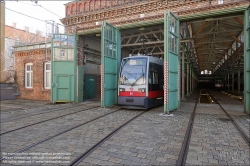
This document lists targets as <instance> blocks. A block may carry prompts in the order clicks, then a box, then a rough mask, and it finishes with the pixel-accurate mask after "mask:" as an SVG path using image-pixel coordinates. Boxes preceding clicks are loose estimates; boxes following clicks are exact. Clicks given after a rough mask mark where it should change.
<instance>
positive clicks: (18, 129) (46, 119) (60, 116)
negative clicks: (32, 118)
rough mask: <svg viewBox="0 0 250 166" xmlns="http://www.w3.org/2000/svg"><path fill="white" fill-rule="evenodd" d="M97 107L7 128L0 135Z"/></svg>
mask: <svg viewBox="0 0 250 166" xmlns="http://www.w3.org/2000/svg"><path fill="white" fill-rule="evenodd" d="M97 107H99V106H96V107H91V108H87V109H84V110H80V111H75V112H71V113H68V114H64V115H61V116H57V117H54V118H50V119H46V120H43V121H40V122H36V123H32V124H30V125H27V126H23V127H19V128H16V129H13V130H9V131H6V132H3V133H0V136H2V135H4V134H7V133H11V132H14V131H17V130H20V129H24V128H27V127H30V126H34V125H37V124H40V123H44V122H47V121H50V120H54V119H58V118H61V117H64V116H67V115H71V114H75V113H78V112H83V111H87V110H90V109H92V108H97Z"/></svg>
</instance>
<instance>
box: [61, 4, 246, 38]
mask: <svg viewBox="0 0 250 166" xmlns="http://www.w3.org/2000/svg"><path fill="white" fill-rule="evenodd" d="M82 2H83V1H82ZM248 5H249V0H224V1H223V4H218V0H185V1H184V0H151V1H140V2H138V3H137V4H135V3H131V4H128V5H127V4H123V5H120V6H117V7H112V8H108V9H105V10H104V9H100V10H94V11H88V12H83V13H78V14H75V13H73V14H71V15H70V17H69V16H68V17H66V18H63V19H61V21H62V23H63V24H64V25H65V26H66V32H67V33H76V32H79V31H85V30H92V31H93V30H96V29H99V28H100V27H101V21H103V20H105V21H107V22H109V23H111V24H112V25H115V26H122V25H128V24H132V23H138V22H148V21H152V20H157V19H163V13H164V11H165V10H171V11H172V12H173V13H174V14H175V15H177V16H191V15H193V14H202V13H204V12H211V11H216V10H227V9H232V8H236V7H247V6H248ZM141 14H144V16H143V17H141Z"/></svg>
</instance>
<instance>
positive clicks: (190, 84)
mask: <svg viewBox="0 0 250 166" xmlns="http://www.w3.org/2000/svg"><path fill="white" fill-rule="evenodd" d="M189 75H190V82H189V87H190V89H189V90H190V91H189V92H190V94H192V63H191V62H190V72H189Z"/></svg>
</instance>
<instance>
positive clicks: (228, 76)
mask: <svg viewBox="0 0 250 166" xmlns="http://www.w3.org/2000/svg"><path fill="white" fill-rule="evenodd" d="M227 86H228V87H227V89H228V90H230V88H229V69H228V73H227Z"/></svg>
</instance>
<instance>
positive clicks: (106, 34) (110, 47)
mask: <svg viewBox="0 0 250 166" xmlns="http://www.w3.org/2000/svg"><path fill="white" fill-rule="evenodd" d="M101 30H102V31H101V35H102V36H101V107H106V106H111V105H114V104H117V93H118V91H117V89H118V73H119V66H120V59H121V40H120V39H121V33H120V31H119V30H118V29H117V28H116V27H114V26H112V25H111V24H109V23H107V22H106V21H103V22H102V29H101Z"/></svg>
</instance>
